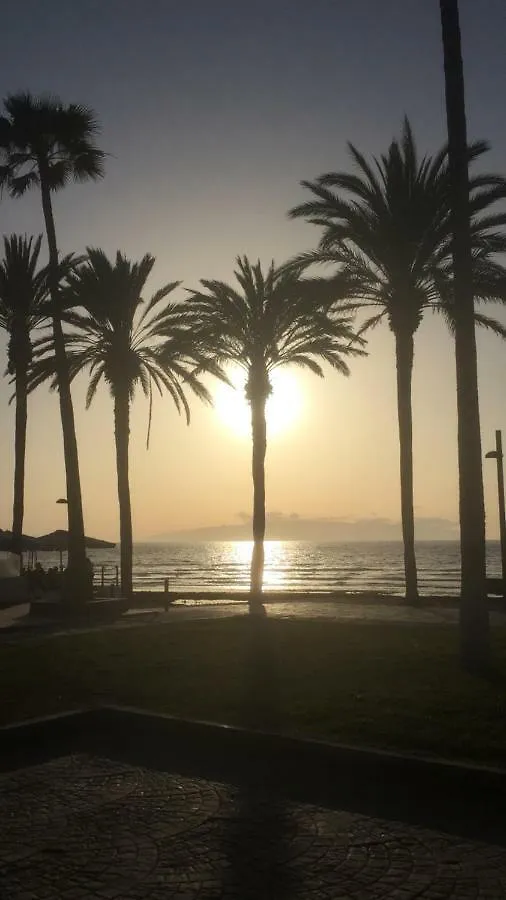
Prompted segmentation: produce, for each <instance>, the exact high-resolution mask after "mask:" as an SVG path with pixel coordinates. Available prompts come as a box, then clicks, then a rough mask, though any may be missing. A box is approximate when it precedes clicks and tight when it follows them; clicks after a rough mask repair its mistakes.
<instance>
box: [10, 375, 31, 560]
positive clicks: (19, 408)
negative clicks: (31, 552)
mask: <svg viewBox="0 0 506 900" xmlns="http://www.w3.org/2000/svg"><path fill="white" fill-rule="evenodd" d="M27 396H28V376H27V371H26V369H25V368H24V367H23V366H19V367H17V368H16V419H15V431H14V500H13V506H12V552H13V553H17V554H18V555H19V568H20V570H21V561H22V550H23V546H22V534H23V515H24V496H25V455H26V422H27V412H28V403H27Z"/></svg>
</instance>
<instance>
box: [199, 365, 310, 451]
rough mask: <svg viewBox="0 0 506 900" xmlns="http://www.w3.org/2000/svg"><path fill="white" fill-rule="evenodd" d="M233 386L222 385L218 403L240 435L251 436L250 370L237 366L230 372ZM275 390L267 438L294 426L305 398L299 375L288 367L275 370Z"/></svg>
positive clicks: (216, 396)
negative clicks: (248, 384) (248, 379)
mask: <svg viewBox="0 0 506 900" xmlns="http://www.w3.org/2000/svg"><path fill="white" fill-rule="evenodd" d="M227 374H228V377H229V378H230V381H231V382H232V384H233V387H228V385H226V384H218V386H217V388H216V390H215V393H214V406H215V409H216V412H217V413H218V415H219V417H220V419H221V421H222V422H223V424H224V425H227V426H228V428H230V429H231V431H233V432H234V433H235V434H236V435H237V436H238V437H251V414H250V408H249V404H248V402H247V400H246V397H245V393H244V385H245V383H246V373H245V372H243V371H242V369H239V368H236V369H234V370H233V371H232V372H229V373H227ZM270 377H271V383H272V393H271V395H270V397H269V399H268V400H267V406H266V419H267V439H269V437H273V436H275V435H277V434H281V433H283V432H285V431H287V430H288V429H290V428H291V427H292V426H293V425H294V424H295V423H296V421H297V419H298V418H299V416H300V410H301V406H302V397H301V391H300V387H299V383H298V381H297V378H296V376H295V375H294V374H293V373H292V372H288V371H287V370H286V369H275V370H274V371H273V372H272V373H271V376H270Z"/></svg>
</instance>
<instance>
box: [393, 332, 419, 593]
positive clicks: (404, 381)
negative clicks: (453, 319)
mask: <svg viewBox="0 0 506 900" xmlns="http://www.w3.org/2000/svg"><path fill="white" fill-rule="evenodd" d="M395 353H396V365H397V415H398V419H399V452H400V469H401V520H402V540H403V544H404V577H405V582H406V600H407V602H408V603H416V602H417V601H418V580H417V573H416V557H415V513H414V506H413V410H412V405H411V380H412V374H413V335H412V333H411V332H409V331H408V332H400V331H399V332H397V333H396V335H395Z"/></svg>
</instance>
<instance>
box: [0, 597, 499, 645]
mask: <svg viewBox="0 0 506 900" xmlns="http://www.w3.org/2000/svg"><path fill="white" fill-rule="evenodd" d="M265 609H266V612H267V615H268V616H269V617H270V618H276V619H283V618H297V619H299V618H304V619H332V620H334V621H350V620H352V621H357V622H405V623H408V624H409V623H411V624H434V625H437V624H439V625H441V624H450V625H457V623H458V618H459V612H458V609H457V608H456V607H453V608H452V607H449V606H438V605H432V606H422V607H411V606H406V605H403V604H401V603H399V604H396V603H382V602H376V603H374V602H371V603H366V602H364V601H363V600H361V599H358V600H355V601H354V600H337V601H325V600H308V601H306V600H301V599H298V600H294V601H291V602H286V601H276V602H275V603H266V604H265ZM28 610H29V606H28V604H22V605H20V606H12V607H9V608H7V609H3V610H0V640H2V638H4V639H5V638H7V639H12V638H13V637H16V636H22V635H23V633H24V632H25V630H26V634H30V633H33V631H34V630H38V629H40V630H41V631H43V632H44V633H52V634H66V633H68V632H69V631H70V630H73V631H75V630H76V629H75V628H72V629H69V628H67V627H66V626H63V625H62V624H61V623H54V624H51V623H48V622H47V621H37V620H34V619H29V618H28V615H27V614H28ZM247 614H248V606H247V603H246V601H243V602H237V601H236V602H232V603H231V602H227V601H219V600H217V601H213V602H209V601H206V602H205V603H202V602H201V603H179V602H176V603H175V604H174V605H172V606H170V607H169V609H168V611H167V612H163V611H162V610H160V609H153V610H130V611H129V612H128V613H127V614H126V615H124V616H122V617H121V618H120V619H118V620H117V621H116V622H114V623H112V624H110V625H97V626H95V628H100V629H103V628H130V627H132V626H137V627H138V626H141V625H153V624H155V623H159V624H161V625H163V624H167V623H168V622H174V621H188V620H189V621H193V620H197V619H218V618H224V617H230V616H240V615H247ZM490 621H491V624H492V625H506V612H495V611H494V612H491V613H490ZM10 629H15V630H10ZM78 630H79V631H90V630H94V629H93V628H90V627H89V626H86V627H79V628H78Z"/></svg>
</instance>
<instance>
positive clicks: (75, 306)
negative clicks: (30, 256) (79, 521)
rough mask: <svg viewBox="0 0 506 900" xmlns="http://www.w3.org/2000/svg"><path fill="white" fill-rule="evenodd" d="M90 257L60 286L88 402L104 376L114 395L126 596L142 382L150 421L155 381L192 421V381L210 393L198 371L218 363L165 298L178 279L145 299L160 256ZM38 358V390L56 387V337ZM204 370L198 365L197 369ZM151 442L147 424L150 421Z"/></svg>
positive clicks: (44, 342)
mask: <svg viewBox="0 0 506 900" xmlns="http://www.w3.org/2000/svg"><path fill="white" fill-rule="evenodd" d="M87 254H88V258H87V260H86V262H85V263H84V265H82V266H81V267H80V268H79V270H77V271H76V272H74V273H73V274H71V275H70V276H69V278H68V283H67V286H66V287H65V290H64V291H63V292H62V297H63V298H64V302H65V306H66V309H65V311H64V313H63V319H64V322H65V323H68V324H69V325H70V326H71V327H72V332H71V333H67V334H66V336H65V340H66V344H67V359H68V365H69V372H70V378H71V380H72V379H73V378H74V377H75V376H76V375H77V374H78V373H79V372H81V371H83V370H88V372H89V374H90V382H89V386H88V392H87V397H86V405H87V407H89V405H90V403H91V402H92V400H93V398H94V396H95V393H96V391H97V387H98V385H99V383H100V381H102V380H103V381H105V383H106V384H107V385H108V387H109V390H110V392H111V395H112V398H113V402H114V434H115V443H116V466H117V478H118V502H119V516H120V541H121V550H120V553H121V588H122V595H123V596H124V597H125V598H126V599H128V598H130V596H131V593H132V546H133V537H132V513H131V503H130V481H129V464H128V454H129V434H130V404H131V401H132V399H133V397H134V393H135V388H136V386H137V385H140V386H141V388H142V390H143V392H144V394H145V395H146V396H147V397H148V399H149V409H150V424H151V409H152V396H153V388H155V389H156V390H158V391H159V392H160V394H161V393H162V392H163V391H164V390H165V391H167V392H168V393H169V395H170V396H171V398H172V400H173V402H174V404H175V406H176V409H177V410H178V412H184V414H185V416H186V420H187V422H189V420H190V409H189V406H188V402H187V399H186V396H185V389H186V388H188V389H189V390H191V391H192V392H193V393H194V394H196V396H197V397H199V398H200V399H202V400H204V401H207V402H210V400H211V397H210V394H209V392H208V391H207V389H206V388H205V386H204V385H203V384H202V383H201V381H200V380H199V377H198V374H199V372H200V371H202V370H204V369H206V370H209V369H211V370H213V371H215V372H216V368H217V367H216V366H213V363H212V362H208V363H206V360H205V357H204V354H202V353H200V352H199V348H198V344H197V342H196V341H195V339H194V335H193V332H192V329H191V321H190V318H189V316H188V314H187V313H186V310H185V309H184V304H181V303H171V304H167V303H164V302H163V301H164V300H165V299H166V298H167V297H168V295H169V294H170V293H171V292H172V291H173V290H174V288H176V287H177V286H178V285H179V283H180V282H179V281H173V282H170V283H169V284H166V285H164V286H163V287H162V288H160V290H158V291H156V293H155V294H154V295H153V296H152V297H151V299H150V300H147V301H145V300H143V299H142V292H143V290H144V288H145V285H146V281H147V279H148V277H149V275H150V274H151V272H152V269H153V266H154V263H155V258H154V257H153V256H150V255H149V254H146V255H145V256H144V257H143V258H142V259H141V260H140V262H131V261H130V260H129V259H127V258H126V257H125V256H124V255H123V254H122V253H120V252H118V253H117V254H116V258H115V260H114V262H110V260H109V259H108V258H107V256H106V254H105V253H104V252H103V250H99V249H93V248H88V250H87ZM36 352H37V357H38V358H37V361H36V363H35V364H34V375H33V377H32V379H31V381H30V387H31V388H32V389H33V388H34V387H36V386H37V385H39V384H41V383H42V382H43V381H45V380H46V379H49V378H53V383H52V387H56V382H55V380H54V374H55V366H56V360H55V354H54V342H53V337H52V336H50V337H48V338H44V339H41V340H40V341H39V342H37V345H36ZM197 370H198V371H197ZM148 443H149V427H148Z"/></svg>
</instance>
